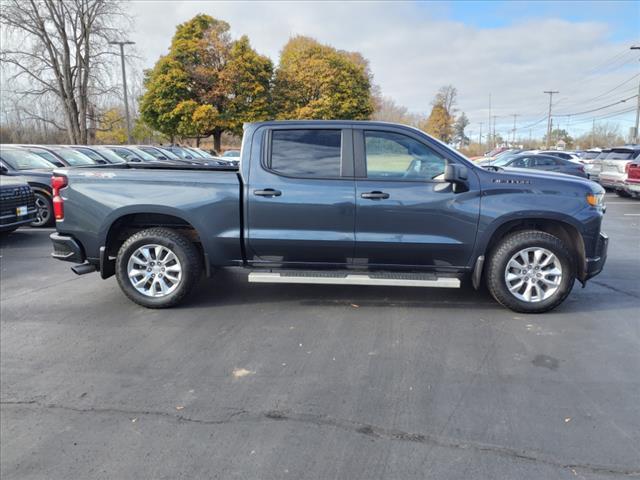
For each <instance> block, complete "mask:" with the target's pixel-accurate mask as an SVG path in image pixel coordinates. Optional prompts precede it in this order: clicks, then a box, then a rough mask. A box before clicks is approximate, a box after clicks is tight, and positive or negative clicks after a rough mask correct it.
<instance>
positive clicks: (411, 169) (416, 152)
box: [354, 129, 480, 268]
mask: <svg viewBox="0 0 640 480" xmlns="http://www.w3.org/2000/svg"><path fill="white" fill-rule="evenodd" d="M354 150H355V152H356V154H355V155H356V176H357V178H356V254H355V259H354V262H355V263H356V264H363V265H368V266H382V265H390V266H391V265H398V266H403V267H410V268H411V267H415V268H439V267H459V266H465V265H467V264H468V263H469V260H470V257H471V254H472V251H473V247H474V243H475V236H476V230H477V223H478V216H479V211H480V190H479V186H478V180H477V178H476V177H475V175H474V174H473V172H472V171H469V188H468V190H467V191H466V192H460V191H458V192H457V193H456V192H455V191H454V187H453V185H451V184H449V183H447V182H445V181H444V180H443V176H444V170H445V165H446V164H447V162H448V161H455V160H447V159H446V158H445V156H444V155H442V154H440V153H438V152H437V151H436V150H435V149H434V148H431V147H429V146H428V145H427V143H426V141H425V140H424V139H422V138H420V136H419V135H418V134H417V133H416V134H413V135H412V134H409V133H404V132H402V133H401V131H391V130H383V129H367V130H354ZM358 177H360V178H358Z"/></svg>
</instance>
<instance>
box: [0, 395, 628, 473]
mask: <svg viewBox="0 0 640 480" xmlns="http://www.w3.org/2000/svg"><path fill="white" fill-rule="evenodd" d="M0 405H2V406H6V407H10V406H26V407H33V406H36V407H40V408H45V409H56V410H65V411H70V412H75V413H79V414H87V413H89V414H91V413H94V414H120V415H127V416H131V417H141V416H147V415H148V416H156V417H164V418H168V419H171V420H174V421H177V422H180V423H189V424H198V425H224V424H230V423H241V422H259V421H276V422H296V423H302V424H308V425H315V426H317V427H333V428H337V429H340V430H343V431H347V432H351V433H356V434H358V435H364V436H366V437H369V438H371V439H372V440H374V441H375V440H391V441H400V442H411V443H418V444H425V445H430V446H437V447H442V448H449V449H457V450H468V451H476V452H480V453H490V454H494V455H499V456H502V457H508V458H513V459H516V460H521V461H527V462H535V463H541V464H545V465H549V466H552V467H558V468H563V469H573V470H582V471H586V472H590V473H593V474H605V475H625V476H640V466H638V467H623V466H615V465H601V464H593V463H570V462H563V461H562V460H560V459H558V458H556V457H554V456H552V455H549V454H546V453H544V452H540V451H536V450H529V449H519V448H513V447H505V446H501V445H495V444H490V443H484V442H478V441H473V440H459V439H455V438H451V437H447V436H443V435H438V434H429V433H417V432H405V431H402V430H398V429H393V428H384V427H380V426H376V425H371V424H367V423H362V422H356V421H353V420H347V419H340V418H336V417H331V416H329V415H322V414H311V413H297V412H292V411H288V410H268V411H259V412H251V411H248V410H244V409H236V410H235V411H233V412H232V413H230V414H228V415H226V416H222V417H219V418H210V419H200V418H193V417H188V416H186V415H184V414H177V413H172V412H166V411H161V410H135V409H125V408H114V407H79V406H70V405H61V404H54V403H45V402H41V401H39V400H35V399H29V400H2V401H0Z"/></svg>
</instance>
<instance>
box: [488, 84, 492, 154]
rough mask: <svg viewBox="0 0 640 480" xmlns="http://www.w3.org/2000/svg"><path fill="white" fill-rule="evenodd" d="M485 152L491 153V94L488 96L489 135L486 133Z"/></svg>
mask: <svg viewBox="0 0 640 480" xmlns="http://www.w3.org/2000/svg"><path fill="white" fill-rule="evenodd" d="M487 150H489V151H491V94H489V133H487Z"/></svg>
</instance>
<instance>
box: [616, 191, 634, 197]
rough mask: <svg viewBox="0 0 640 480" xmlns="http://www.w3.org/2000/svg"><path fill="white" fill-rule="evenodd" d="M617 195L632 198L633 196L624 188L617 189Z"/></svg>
mask: <svg viewBox="0 0 640 480" xmlns="http://www.w3.org/2000/svg"><path fill="white" fill-rule="evenodd" d="M616 195H618V196H619V197H622V198H630V197H631V194H630V193H628V192H626V191H624V190H616Z"/></svg>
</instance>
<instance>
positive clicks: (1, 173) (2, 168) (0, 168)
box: [0, 165, 9, 175]
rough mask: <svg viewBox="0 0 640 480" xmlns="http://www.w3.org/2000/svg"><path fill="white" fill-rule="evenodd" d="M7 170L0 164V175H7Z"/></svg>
mask: <svg viewBox="0 0 640 480" xmlns="http://www.w3.org/2000/svg"><path fill="white" fill-rule="evenodd" d="M8 173H9V170H8V169H7V167H5V166H4V165H0V175H7V174H8Z"/></svg>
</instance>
